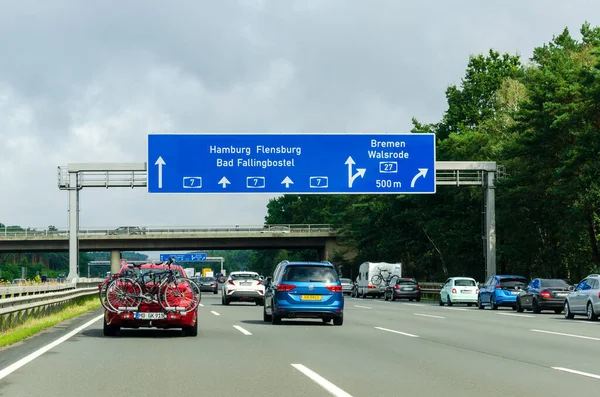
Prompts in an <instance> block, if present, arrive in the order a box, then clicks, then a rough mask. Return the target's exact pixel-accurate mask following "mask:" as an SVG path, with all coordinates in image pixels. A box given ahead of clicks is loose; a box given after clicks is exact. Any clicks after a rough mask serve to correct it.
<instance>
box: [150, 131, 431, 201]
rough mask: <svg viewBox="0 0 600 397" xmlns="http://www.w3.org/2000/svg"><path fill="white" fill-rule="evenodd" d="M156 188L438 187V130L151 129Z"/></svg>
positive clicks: (307, 190) (342, 190)
mask: <svg viewBox="0 0 600 397" xmlns="http://www.w3.org/2000/svg"><path fill="white" fill-rule="evenodd" d="M148 192H149V193H225V194H228V193H229V194H231V193H267V194H286V193H289V194H311V193H313V194H392V193H396V194H397V193H402V194H415V193H421V194H426V193H435V192H436V185H435V135H434V134H410V133H409V134H366V133H365V134H362V133H360V134H356V133H355V134H312V133H300V134H298V133H296V134H149V135H148Z"/></svg>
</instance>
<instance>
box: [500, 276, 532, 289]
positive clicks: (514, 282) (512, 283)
mask: <svg viewBox="0 0 600 397" xmlns="http://www.w3.org/2000/svg"><path fill="white" fill-rule="evenodd" d="M526 285H527V280H525V279H522V278H503V279H501V280H500V287H501V288H515V287H521V288H523V287H525V286H526Z"/></svg>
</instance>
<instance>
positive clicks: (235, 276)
mask: <svg viewBox="0 0 600 397" xmlns="http://www.w3.org/2000/svg"><path fill="white" fill-rule="evenodd" d="M230 277H231V279H232V280H258V279H259V276H258V274H253V273H238V274H232V275H231V276H230Z"/></svg>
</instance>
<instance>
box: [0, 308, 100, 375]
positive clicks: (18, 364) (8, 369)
mask: <svg viewBox="0 0 600 397" xmlns="http://www.w3.org/2000/svg"><path fill="white" fill-rule="evenodd" d="M102 317H104V315H103V314H102V315H100V316H98V317H95V318H94V319H92V320H90V321H88V322H87V323H85V324H83V325H82V326H80V327H77V328H75V329H74V330H73V331H71V332H69V333H68V334H66V335H64V336H61V337H60V338H58V339H57V340H55V341H54V342H52V343H49V344H47V345H46V346H44V347H41V348H39V349H38V350H36V351H34V352H33V353H31V354H30V355H28V356H25V357H23V358H22V359H20V360H19V361H17V362H15V363H13V364H11V365H9V366H8V367H6V368H4V369H3V370H1V371H0V379H3V378H5V377H6V376H8V375H10V374H11V373H13V372H14V371H16V370H17V369H19V368H21V367H22V366H24V365H25V364H28V363H30V362H32V361H33V360H35V359H36V358H38V357H39V356H41V355H42V354H44V353H46V352H47V351H48V350H50V349H52V348H54V347H56V346H58V345H60V344H61V343H63V342H64V341H66V340H68V339H70V338H72V337H73V336H75V335H77V334H78V333H80V332H81V331H83V330H84V329H86V328H87V327H89V326H90V325H92V324H94V323H95V322H96V321H98V320H101V319H102Z"/></svg>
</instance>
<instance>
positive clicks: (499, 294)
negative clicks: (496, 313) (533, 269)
mask: <svg viewBox="0 0 600 397" xmlns="http://www.w3.org/2000/svg"><path fill="white" fill-rule="evenodd" d="M527 283H528V281H527V279H526V278H525V277H523V276H510V275H506V276H498V275H497V276H492V277H490V278H489V279H488V280H487V281H486V282H485V284H484V285H482V286H481V288H480V289H479V294H478V296H477V306H478V307H479V308H480V309H483V308H484V307H485V306H489V307H491V308H492V310H496V309H498V306H510V307H512V308H513V309H516V308H517V296H519V293H520V292H521V290H522V289H524V288H525V287H526V286H527Z"/></svg>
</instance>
